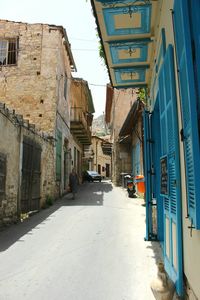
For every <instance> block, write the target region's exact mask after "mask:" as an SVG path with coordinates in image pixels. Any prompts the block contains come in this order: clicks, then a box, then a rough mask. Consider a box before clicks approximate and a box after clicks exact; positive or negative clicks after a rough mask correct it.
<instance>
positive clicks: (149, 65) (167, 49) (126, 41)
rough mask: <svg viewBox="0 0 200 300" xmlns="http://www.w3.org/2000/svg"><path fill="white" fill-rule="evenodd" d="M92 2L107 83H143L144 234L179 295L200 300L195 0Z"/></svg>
mask: <svg viewBox="0 0 200 300" xmlns="http://www.w3.org/2000/svg"><path fill="white" fill-rule="evenodd" d="M91 4H92V7H93V11H94V15H95V18H96V22H97V27H98V30H99V35H100V38H101V41H102V47H103V51H104V53H105V58H106V64H107V66H108V72H109V75H110V81H111V84H112V86H113V87H115V88H118V89H124V88H140V87H144V88H146V91H147V95H148V103H147V107H146V112H145V113H144V119H143V123H144V157H145V184H146V237H145V238H146V239H147V240H157V241H158V242H159V243H160V244H161V246H162V249H163V259H164V264H165V269H166V271H167V273H168V275H169V277H170V278H171V279H172V280H173V282H174V284H175V287H176V292H177V293H178V295H179V296H180V297H181V298H186V299H200V286H199V276H200V271H199V270H200V263H199V259H198V256H199V251H200V231H199V229H200V225H199V224H200V189H199V176H200V174H199V172H200V166H199V164H200V159H199V158H200V151H199V150H200V149H199V116H200V113H199V89H200V74H199V67H200V56H199V53H200V51H199V50H200V49H199V48H200V43H199V40H200V38H199V37H200V26H199V16H198V12H199V10H200V2H199V1H189V0H170V1H163V0H158V1H151V0H150V1H137V0H136V1H130V0H124V1H121V0H120V1H118V0H116V1H112V0H109V1H108V0H92V1H91ZM153 207H154V209H156V211H157V213H156V218H157V229H156V232H155V231H154V230H153V228H154V224H153V217H152V215H153Z"/></svg>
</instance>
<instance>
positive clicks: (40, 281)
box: [0, 181, 159, 300]
mask: <svg viewBox="0 0 200 300" xmlns="http://www.w3.org/2000/svg"><path fill="white" fill-rule="evenodd" d="M141 204H142V200H141V199H130V198H128V197H127V195H126V191H125V190H123V189H122V188H119V187H113V186H112V184H111V183H110V182H109V181H103V182H101V183H99V182H94V183H84V184H83V185H81V186H80V188H79V193H78V195H77V198H76V199H75V200H71V195H67V196H65V197H64V198H63V199H60V200H58V201H56V202H55V204H54V205H53V206H51V207H50V208H48V209H45V210H42V211H41V212H39V213H37V214H35V215H34V216H32V217H30V218H29V219H27V220H25V221H24V222H23V223H19V224H16V225H13V226H11V227H9V228H8V229H6V230H4V231H2V232H0V300H24V299H25V300H54V299H55V300H151V299H154V297H153V294H152V292H151V289H150V282H151V280H152V279H153V277H155V276H154V275H155V274H156V266H155V262H156V259H157V254H158V252H159V249H158V245H157V244H153V243H150V242H144V235H145V207H144V206H142V205H141Z"/></svg>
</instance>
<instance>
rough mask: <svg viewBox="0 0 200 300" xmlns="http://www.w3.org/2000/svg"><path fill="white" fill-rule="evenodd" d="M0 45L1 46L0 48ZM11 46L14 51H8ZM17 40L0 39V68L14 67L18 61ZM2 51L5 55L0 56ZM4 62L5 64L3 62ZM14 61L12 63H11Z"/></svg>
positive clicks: (14, 38)
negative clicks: (4, 43) (4, 45)
mask: <svg viewBox="0 0 200 300" xmlns="http://www.w3.org/2000/svg"><path fill="white" fill-rule="evenodd" d="M3 42H6V47H3ZM1 44H2V46H1ZM11 44H13V45H15V46H14V49H11V50H10V49H9V47H10V45H11ZM18 44H19V40H18V38H16V37H13V38H3V37H0V58H1V60H0V66H1V67H7V66H16V65H17V60H18V50H19V47H18V46H19V45H18ZM3 50H4V51H6V53H5V55H3V54H2V55H1V52H2V53H3ZM4 61H5V62H4ZM12 61H14V62H12Z"/></svg>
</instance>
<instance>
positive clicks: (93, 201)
mask: <svg viewBox="0 0 200 300" xmlns="http://www.w3.org/2000/svg"><path fill="white" fill-rule="evenodd" d="M112 189H113V187H112V184H111V183H110V182H109V181H103V182H101V183H99V182H85V183H84V184H83V185H81V186H80V187H79V191H78V193H77V195H76V199H75V200H73V199H72V194H68V195H66V196H65V197H64V200H65V201H66V203H65V205H68V206H71V205H81V206H82V205H89V206H90V205H97V206H100V205H103V201H104V194H105V193H108V192H110V191H111V190H112Z"/></svg>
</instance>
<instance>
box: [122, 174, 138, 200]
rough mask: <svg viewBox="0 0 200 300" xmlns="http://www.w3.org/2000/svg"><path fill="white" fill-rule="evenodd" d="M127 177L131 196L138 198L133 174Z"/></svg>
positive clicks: (128, 190)
mask: <svg viewBox="0 0 200 300" xmlns="http://www.w3.org/2000/svg"><path fill="white" fill-rule="evenodd" d="M125 177H126V181H127V192H128V196H129V198H136V194H135V193H136V188H135V183H134V179H133V177H132V176H131V175H126V176H125Z"/></svg>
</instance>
